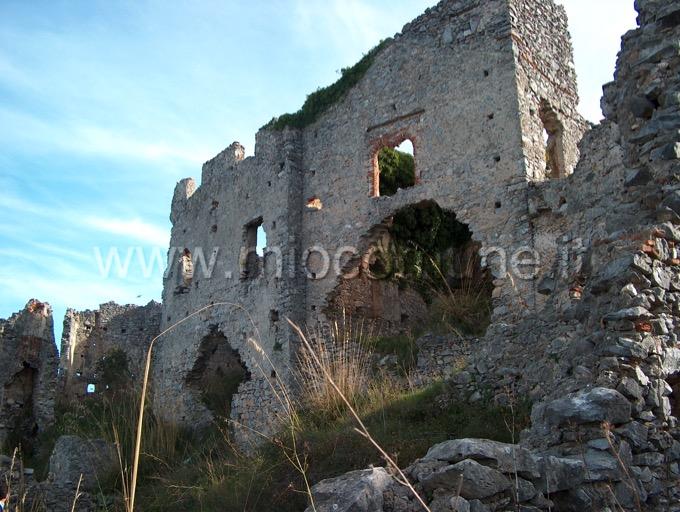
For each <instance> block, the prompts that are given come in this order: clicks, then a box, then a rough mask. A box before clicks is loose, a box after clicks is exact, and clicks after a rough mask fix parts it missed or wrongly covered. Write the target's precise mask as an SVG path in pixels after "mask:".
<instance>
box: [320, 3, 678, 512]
mask: <svg viewBox="0 0 680 512" xmlns="http://www.w3.org/2000/svg"><path fill="white" fill-rule="evenodd" d="M462 5H463V3H462V2H444V3H442V4H440V5H439V6H438V7H437V8H435V9H433V11H431V12H430V13H428V15H430V16H434V14H433V13H436V12H438V11H437V10H438V9H447V8H454V6H455V7H456V8H458V7H460V8H463V7H462ZM470 5H471V3H470V4H468V7H470ZM509 5H510V10H511V18H512V19H513V20H514V25H512V29H511V33H512V39H513V41H514V50H515V56H516V57H517V61H518V62H519V67H518V71H517V76H516V80H517V83H518V89H519V91H521V94H520V95H519V96H518V100H519V119H520V125H521V132H522V141H523V143H524V145H523V147H524V148H525V153H524V160H523V165H524V167H525V169H526V170H527V172H526V179H525V180H523V181H522V183H518V184H517V185H516V190H518V191H520V193H519V194H518V197H517V198H516V199H515V203H513V202H512V200H511V199H508V197H507V194H509V193H510V189H512V185H510V186H507V185H509V182H506V191H505V192H504V193H503V196H502V197H499V200H500V202H501V204H502V205H503V207H502V210H505V208H506V204H507V205H509V206H508V207H509V208H510V209H511V210H512V205H514V206H515V207H516V210H514V213H512V212H511V214H512V215H514V216H513V217H511V218H512V219H513V220H512V221H511V222H512V224H513V226H512V227H510V228H508V224H507V223H504V224H503V228H500V227H499V226H496V228H497V229H496V232H495V235H497V238H496V239H494V241H493V242H491V240H490V239H487V238H485V236H486V233H487V231H486V229H487V228H488V227H489V226H490V223H492V222H493V221H494V220H495V219H496V217H495V216H494V215H493V214H490V213H488V212H486V213H482V212H481V211H478V210H475V208H474V207H472V206H471V205H472V204H474V205H478V204H483V200H480V199H479V198H477V196H476V195H475V190H476V189H475V186H474V185H472V186H471V181H467V182H466V181H465V180H466V178H461V180H460V189H459V190H463V191H464V192H465V198H460V197H458V195H457V190H454V191H453V192H449V193H450V195H451V199H452V200H453V202H452V203H446V204H447V206H448V205H449V204H451V205H452V208H453V209H454V210H455V211H456V212H462V219H463V220H464V221H465V222H468V221H469V222H470V225H471V227H472V229H473V232H474V234H475V237H479V238H478V240H479V241H481V242H482V250H484V249H485V248H488V247H487V246H488V244H489V243H494V244H496V245H500V246H517V245H521V244H520V242H521V243H523V244H524V245H526V246H527V247H530V248H533V249H535V250H536V251H538V253H539V254H540V264H539V266H538V275H537V277H536V278H535V279H534V280H533V281H530V284H529V286H528V288H529V289H528V290H527V289H526V288H523V286H524V287H526V286H527V283H526V282H525V283H520V285H519V286H517V287H516V288H515V287H514V284H516V282H517V279H513V280H510V279H509V278H508V276H504V275H500V276H497V279H496V281H494V284H495V285H496V287H497V288H496V291H495V292H494V301H495V302H494V305H495V310H494V317H493V323H492V325H491V326H490V327H489V329H488V331H487V334H486V336H484V337H482V338H479V339H477V340H475V341H474V349H473V350H468V349H465V348H461V349H458V350H457V351H456V354H455V356H454V357H447V358H443V357H442V358H439V360H437V352H436V350H428V351H425V353H424V354H423V355H422V356H421V357H420V360H419V365H422V366H423V368H428V367H433V368H437V371H438V372H440V374H441V375H447V373H448V375H451V376H452V377H453V378H452V379H451V382H452V383H453V384H454V385H455V386H457V387H458V388H459V390H460V391H463V392H464V393H467V394H468V395H470V397H471V399H472V397H473V396H474V395H475V394H474V390H481V389H487V390H488V389H491V390H492V391H493V393H494V395H495V399H496V400H498V401H501V400H508V399H512V398H517V397H527V398H529V399H530V400H531V401H533V402H534V404H535V405H534V412H533V415H532V420H533V422H532V427H531V429H529V430H527V431H526V432H524V433H523V435H522V443H521V444H522V448H523V449H525V450H527V451H528V452H529V453H530V458H534V460H535V461H536V463H537V465H538V468H537V474H538V475H539V477H538V478H533V479H532V478H529V475H521V476H522V478H523V479H524V477H526V478H527V482H529V483H531V484H532V485H533V486H534V490H535V491H536V493H537V494H536V495H535V496H533V497H532V498H528V500H529V501H528V502H526V503H521V506H522V507H526V509H530V507H533V508H535V509H539V510H548V509H551V510H558V511H559V510H606V509H610V510H614V509H617V510H618V509H621V508H623V509H624V510H650V511H669V510H670V511H677V510H680V505H678V503H680V484H679V482H680V480H678V476H679V474H680V472H679V470H678V464H679V462H680V449H679V448H678V447H680V431H679V429H678V414H680V408H679V407H678V405H677V404H678V403H679V401H678V398H677V397H678V393H679V392H680V391H679V387H680V386H679V382H680V349H679V348H678V333H679V331H680V308H679V304H680V254H679V252H678V243H680V231H679V230H678V225H679V224H680V214H679V211H680V206H679V204H680V203H679V201H678V197H680V196H679V195H678V194H679V192H680V166H679V162H678V158H677V157H678V154H677V151H676V149H677V144H678V141H679V140H680V96H678V91H680V14H679V13H680V9H678V6H677V2H674V1H671V0H638V1H637V2H636V8H637V10H638V13H639V16H638V22H639V24H640V27H639V28H638V29H636V30H633V31H630V32H628V33H627V34H625V35H624V36H623V40H622V50H621V53H620V54H619V57H618V62H617V71H616V75H615V80H614V82H612V83H611V84H607V85H605V87H604V96H603V100H602V107H603V113H604V116H605V119H604V120H603V121H602V123H601V124H599V125H598V126H595V127H592V128H590V129H589V130H588V131H587V133H586V134H585V136H584V137H583V139H582V140H581V142H580V145H579V152H578V155H577V153H576V152H575V151H572V150H569V149H568V150H567V155H566V156H565V158H564V159H563V160H562V161H560V160H559V159H558V160H557V168H558V169H559V170H560V171H561V172H559V173H558V174H559V175H560V176H564V178H563V179H550V180H545V179H543V178H544V177H545V174H546V173H545V167H544V161H543V160H544V153H543V152H542V150H540V149H537V147H536V146H535V145H532V141H534V142H536V141H538V138H539V134H540V124H541V123H540V122H539V121H542V124H543V125H544V126H545V127H546V128H550V129H549V130H548V132H550V130H554V127H555V125H556V124H557V125H560V124H561V125H562V126H563V127H565V129H564V133H567V134H568V135H569V136H571V135H575V134H576V135H577V136H575V137H574V139H573V140H572V139H569V140H568V141H566V140H565V139H562V140H560V139H559V138H554V137H553V139H552V144H553V148H554V147H559V146H560V145H562V147H564V148H573V146H572V144H573V143H575V142H576V141H578V140H579V139H580V133H579V130H580V129H582V127H583V125H582V124H580V123H581V121H580V120H579V119H578V118H577V117H576V116H570V115H569V108H570V105H566V106H565V105H563V104H560V102H561V100H562V99H563V100H567V101H568V100H569V98H570V91H573V90H574V88H571V89H570V88H569V84H570V83H571V80H572V77H573V74H572V73H571V72H566V73H561V72H560V73H557V72H556V71H554V70H553V71H552V72H551V71H550V67H551V66H555V69H557V68H560V66H562V69H565V68H567V67H569V63H568V58H569V53H570V52H569V48H568V47H567V46H562V47H559V46H558V47H557V48H558V49H556V47H555V46H554V45H555V44H558V45H559V39H560V38H559V37H557V38H556V37H555V36H554V33H553V36H552V37H549V36H548V34H551V33H552V32H551V31H552V30H553V29H555V30H559V27H560V23H561V22H562V20H563V18H561V17H560V14H558V13H560V12H561V10H559V9H557V8H555V7H554V6H552V3H551V2H529V1H527V2H510V4H509ZM472 12H474V8H472ZM553 13H554V16H556V18H554V19H552V20H551V21H550V22H549V21H547V20H548V19H550V15H551V14H553ZM428 15H426V17H425V18H423V19H427V16H428ZM421 22H422V20H421ZM419 23H420V22H419ZM548 25H549V26H548ZM427 27H428V25H427V24H426V25H425V28H423V31H424V32H426V33H427V31H428V28H427ZM456 33H457V32H456V30H453V29H452V30H445V31H444V32H443V35H442V41H443V42H444V44H445V45H448V44H453V42H454V41H455V40H456V38H455V37H454V34H456ZM566 41H567V40H566V39H564V40H563V42H566ZM532 48H535V51H534V54H535V55H533V56H531V55H530V54H531V51H532ZM527 55H529V57H527ZM564 59H567V60H564ZM461 69H462V72H463V73H465V68H464V67H463V68H461ZM494 70H496V67H494ZM556 76H559V77H560V80H561V83H560V84H559V85H560V86H562V87H563V86H565V85H566V86H567V87H566V88H567V90H562V89H560V87H555V88H554V89H553V91H559V98H555V97H553V96H551V93H550V91H547V92H541V91H542V90H543V88H544V87H547V86H548V85H549V84H551V83H552V80H554V78H553V77H556ZM483 84H484V82H483V81H482V82H481V85H480V84H478V87H479V88H483V87H484V85H483ZM553 85H557V84H553ZM539 98H540V100H539ZM543 99H546V101H549V102H550V101H552V102H553V103H552V104H551V105H550V107H551V108H550V109H548V108H545V107H544V108H541V100H543ZM491 103H493V100H492V101H491ZM532 103H533V106H532ZM537 104H538V105H537ZM573 105H574V103H571V107H573ZM470 107H471V108H478V106H477V105H476V104H475V103H474V98H473V100H472V101H471V102H470ZM565 114H566V115H565ZM555 117H557V122H556V121H555ZM497 118H498V116H494V119H497ZM471 126H474V123H472V124H471ZM473 131H474V129H473ZM511 134H512V132H511V131H509V132H508V136H507V138H506V141H510V140H511V138H512V136H511ZM417 142H418V139H417V138H416V148H417V147H418V144H417ZM471 148H474V149H476V147H475V146H471ZM527 148H530V149H529V150H527ZM429 149H431V147H430V148H429ZM532 149H533V150H532ZM547 156H548V158H549V160H550V158H551V157H550V155H547ZM430 157H432V155H431V154H428V156H427V158H430ZM478 157H479V155H478ZM504 157H505V155H503V156H502V158H501V162H503V161H504ZM442 158H446V154H445V153H443V154H442ZM416 159H418V155H417V156H416ZM472 161H473V162H474V161H475V160H474V159H473V160H472ZM561 163H564V167H560V165H561ZM549 164H553V165H554V164H555V161H554V160H552V161H549ZM473 167H474V165H471V168H473ZM572 169H573V173H571V174H570V171H571V170H572ZM480 176H483V180H484V183H485V184H486V185H487V186H488V188H487V189H486V190H487V191H488V192H487V194H486V196H485V197H494V195H495V194H496V193H497V191H496V189H495V188H494V187H495V184H496V183H498V182H502V180H503V174H502V173H498V174H496V173H494V180H493V183H490V182H489V180H488V179H487V176H485V175H484V174H483V173H479V172H473V174H472V175H470V176H468V177H467V178H468V179H470V180H471V179H472V177H474V178H476V179H477V183H478V184H479V183H481V182H482V181H483V180H482V179H481V178H480ZM496 178H498V182H497V181H496ZM424 181H425V180H424ZM440 182H441V183H442V186H445V185H444V184H445V181H444V180H441V181H440ZM423 186H426V184H423ZM417 189H418V186H416V187H415V188H414V189H413V191H415V190H417ZM342 190H343V191H344V190H345V189H344V188H343V189H342ZM411 192H412V191H411V189H409V190H408V191H402V192H400V193H398V194H397V195H395V196H393V197H392V198H389V199H383V198H381V199H380V201H383V200H384V201H386V202H387V201H395V199H396V198H398V197H399V196H400V194H402V193H403V194H404V195H406V194H408V193H411ZM520 196H521V199H520V198H519V197H520ZM433 197H435V198H436V199H437V200H439V198H438V196H437V195H436V194H433ZM520 205H521V206H520ZM520 210H522V213H521V214H520V213H519V212H520ZM350 211H352V212H359V211H360V210H359V209H356V208H352V209H351V210H350ZM469 212H474V213H475V214H477V215H481V217H480V218H478V219H474V220H470V218H469V217H468V216H467V214H468V213H469ZM500 213H503V212H500ZM357 215H358V214H357ZM517 215H519V216H517ZM340 217H342V216H340ZM354 218H356V217H353V219H354ZM523 219H526V223H524V224H523V223H522V220H523ZM361 222H365V217H362V218H361ZM347 223H348V225H349V224H350V222H347ZM371 223H372V221H371V220H369V221H368V224H371ZM480 224H481V226H480ZM523 228H524V231H523ZM504 229H508V230H507V231H505V230H504ZM330 233H332V234H333V236H336V233H337V232H336V231H335V230H333V231H331V232H330ZM515 244H516V245H515ZM424 343H427V341H424ZM442 350H443V351H448V350H449V348H448V347H446V346H444V347H443V349H442ZM461 359H462V361H461ZM433 361H434V362H433ZM445 361H447V362H445ZM454 361H455V362H454ZM447 365H448V369H447V368H446V366H447ZM423 373H424V374H427V371H424V372H419V374H423ZM424 380H427V379H424ZM508 395H510V396H508ZM471 406H474V404H472V405H471ZM452 446H453V447H455V448H456V450H457V451H456V450H453V449H451V451H452V452H453V453H458V452H460V456H461V457H462V456H466V455H464V454H467V453H468V452H469V453H470V455H469V456H470V458H471V459H472V460H476V461H477V462H478V463H480V464H485V465H488V466H489V467H491V468H494V469H496V470H498V469H497V468H498V467H499V466H498V464H499V456H498V455H494V456H491V455H493V454H494V450H493V449H492V447H491V446H486V445H484V444H483V443H482V445H481V447H480V446H476V444H475V443H470V442H469V441H467V440H463V441H458V442H453V444H452ZM482 447H483V448H484V450H485V451H482V449H481V448H482ZM463 448H465V450H463ZM473 448H474V449H473ZM433 450H435V451H436V450H443V448H442V447H437V448H436V449H433ZM442 458H443V459H444V460H439V458H437V457H435V459H436V460H431V459H429V460H427V461H421V462H418V463H416V464H415V465H414V467H412V468H411V469H410V470H409V474H410V475H412V477H413V480H414V481H415V482H417V483H418V485H420V482H422V481H423V480H427V479H428V478H432V477H431V475H432V474H435V473H436V472H438V471H439V472H442V471H443V469H442V468H444V467H447V466H445V465H446V464H448V461H446V460H445V459H446V458H447V457H444V456H443V457H442ZM452 460H457V459H456V458H455V457H453V458H452ZM662 461H663V463H662ZM501 472H502V470H501ZM510 480H513V478H510ZM449 487H450V486H442V487H439V488H437V489H435V490H434V492H433V494H432V498H433V500H435V501H436V503H437V506H438V507H440V506H444V507H445V506H447V505H446V500H447V494H446V493H449V494H448V496H451V494H450V493H451V491H450V490H449ZM517 487H518V488H517V489H516V492H515V493H514V494H513V493H509V495H506V496H505V497H503V496H502V493H501V496H498V497H494V498H493V500H492V501H490V502H488V503H486V502H484V500H482V503H479V504H478V503H474V500H473V501H472V502H470V508H471V509H474V508H476V509H478V510H484V509H485V507H486V508H487V509H489V510H516V509H517V506H516V504H514V503H513V500H517V499H518V496H520V495H521V496H530V495H531V494H532V492H531V490H530V488H529V487H528V486H526V485H523V486H522V489H520V486H519V485H518V486H517ZM420 490H421V491H422V490H423V488H422V486H421V487H420ZM429 490H431V486H430V489H429ZM520 490H522V492H521V493H520V492H519V491H520ZM612 490H613V492H612ZM438 492H439V494H437V493H438ZM442 493H443V494H442ZM388 494H389V496H388V495H387V494H386V501H385V507H384V510H390V511H392V510H394V511H396V510H400V511H401V510H409V511H410V510H418V508H417V506H414V503H413V501H412V500H411V499H409V498H408V496H405V494H404V493H403V491H402V490H399V489H397V488H394V489H391V490H390V492H389V493H388ZM473 503H474V504H473ZM442 504H444V505H442ZM444 509H446V508H444ZM520 509H521V508H520Z"/></svg>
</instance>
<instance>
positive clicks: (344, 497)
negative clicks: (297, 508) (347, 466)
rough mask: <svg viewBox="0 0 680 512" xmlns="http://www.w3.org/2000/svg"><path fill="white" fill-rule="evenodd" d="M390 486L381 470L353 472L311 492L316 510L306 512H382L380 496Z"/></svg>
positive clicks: (311, 509) (389, 480)
mask: <svg viewBox="0 0 680 512" xmlns="http://www.w3.org/2000/svg"><path fill="white" fill-rule="evenodd" d="M392 482H393V480H392V477H391V476H390V475H389V473H388V472H387V471H385V469H384V468H372V469H365V470H363V471H352V472H351V473H347V474H344V475H342V476H339V477H337V478H330V479H328V480H322V481H321V482H319V483H318V484H316V485H315V486H314V487H313V488H312V497H313V499H314V505H315V508H312V507H308V508H307V510H306V511H305V512H313V511H314V510H316V512H381V511H382V509H383V492H384V491H385V490H386V489H387V488H388V487H389V485H390V484H391V483H392Z"/></svg>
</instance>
